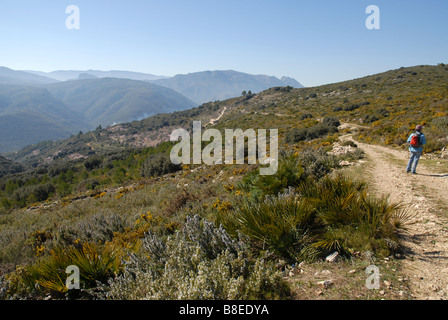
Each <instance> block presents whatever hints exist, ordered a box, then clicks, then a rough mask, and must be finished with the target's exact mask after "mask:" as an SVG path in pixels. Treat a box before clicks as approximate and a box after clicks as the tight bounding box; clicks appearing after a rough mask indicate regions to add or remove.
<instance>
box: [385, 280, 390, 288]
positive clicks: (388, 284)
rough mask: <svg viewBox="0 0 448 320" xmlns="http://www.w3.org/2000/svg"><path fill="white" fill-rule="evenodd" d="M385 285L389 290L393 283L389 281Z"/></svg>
mask: <svg viewBox="0 0 448 320" xmlns="http://www.w3.org/2000/svg"><path fill="white" fill-rule="evenodd" d="M383 283H384V285H385V286H386V287H387V288H390V286H391V283H390V282H389V281H384V282H383Z"/></svg>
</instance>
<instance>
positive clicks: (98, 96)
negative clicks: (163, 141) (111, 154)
mask: <svg viewBox="0 0 448 320" xmlns="http://www.w3.org/2000/svg"><path fill="white" fill-rule="evenodd" d="M46 88H47V89H48V90H49V91H50V92H51V93H52V94H53V95H54V96H55V97H57V98H59V99H61V101H63V102H64V103H65V104H66V105H67V107H69V108H70V109H71V110H73V111H75V112H79V113H81V114H82V115H83V116H84V117H85V119H86V120H87V121H88V122H89V123H90V125H91V128H92V127H93V128H96V126H98V125H102V126H110V125H112V124H115V123H121V122H129V121H133V120H139V119H143V118H147V117H149V116H151V115H154V114H157V113H165V112H173V111H178V110H185V109H190V108H192V107H194V106H195V104H194V103H193V102H191V101H189V100H188V99H187V98H185V97H183V96H182V95H180V94H178V93H177V92H175V91H173V90H171V89H168V88H165V87H161V86H158V85H155V84H151V83H146V82H143V81H136V80H128V79H119V78H103V79H84V80H75V81H65V82H61V83H56V84H51V85H48V86H46Z"/></svg>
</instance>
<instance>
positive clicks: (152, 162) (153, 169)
mask: <svg viewBox="0 0 448 320" xmlns="http://www.w3.org/2000/svg"><path fill="white" fill-rule="evenodd" d="M181 169H182V167H181V165H179V164H174V163H173V162H172V161H171V159H170V156H169V155H168V154H162V153H159V154H154V155H150V156H149V157H148V159H147V160H146V161H145V163H144V164H143V167H142V171H141V174H142V176H143V177H148V178H149V177H155V176H161V175H164V174H168V173H173V172H176V171H179V170H181Z"/></svg>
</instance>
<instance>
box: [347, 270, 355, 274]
mask: <svg viewBox="0 0 448 320" xmlns="http://www.w3.org/2000/svg"><path fill="white" fill-rule="evenodd" d="M355 272H356V269H353V270H350V271H349V272H348V273H349V274H353V273H355Z"/></svg>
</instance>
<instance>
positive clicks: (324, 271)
mask: <svg viewBox="0 0 448 320" xmlns="http://www.w3.org/2000/svg"><path fill="white" fill-rule="evenodd" d="M321 273H322V274H331V271H330V270H322V272H321Z"/></svg>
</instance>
